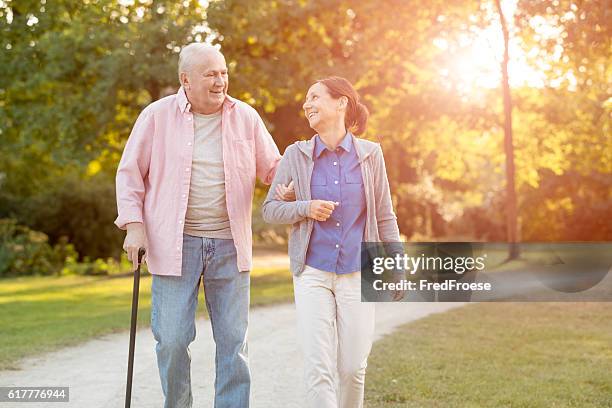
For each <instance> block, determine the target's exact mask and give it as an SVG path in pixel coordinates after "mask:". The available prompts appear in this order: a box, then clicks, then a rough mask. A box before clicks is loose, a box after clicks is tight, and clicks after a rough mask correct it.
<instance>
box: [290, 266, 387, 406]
mask: <svg viewBox="0 0 612 408" xmlns="http://www.w3.org/2000/svg"><path fill="white" fill-rule="evenodd" d="M293 287H294V292H295V306H296V310H297V325H298V336H299V342H300V346H301V348H302V351H303V353H304V375H305V380H306V401H307V404H306V406H308V407H312V408H360V407H363V390H364V385H365V372H366V366H367V360H368V355H369V354H370V350H371V349H372V339H373V335H374V310H375V309H374V303H361V273H360V272H355V273H350V274H344V275H337V274H335V273H330V272H325V271H321V270H318V269H315V268H311V267H309V266H306V268H305V269H304V271H303V272H302V274H301V275H300V276H297V277H296V276H294V277H293Z"/></svg>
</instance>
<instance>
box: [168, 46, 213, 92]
mask: <svg viewBox="0 0 612 408" xmlns="http://www.w3.org/2000/svg"><path fill="white" fill-rule="evenodd" d="M210 52H217V53H219V54H221V51H219V48H218V47H217V46H214V45H211V44H204V43H199V42H194V43H191V44H188V45H186V46H184V47H183V49H182V50H181V52H180V54H179V62H178V75H179V82H180V83H181V85H182V84H183V83H182V82H181V72H190V71H191V70H192V69H193V66H194V65H195V64H196V63H197V60H198V57H201V56H203V55H206V54H208V53H210ZM221 55H223V54H221Z"/></svg>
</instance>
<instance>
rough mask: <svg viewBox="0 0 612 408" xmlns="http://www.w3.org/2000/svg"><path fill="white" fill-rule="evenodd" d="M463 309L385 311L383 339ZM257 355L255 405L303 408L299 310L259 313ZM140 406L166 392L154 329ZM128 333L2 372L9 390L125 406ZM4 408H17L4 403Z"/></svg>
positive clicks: (198, 347)
mask: <svg viewBox="0 0 612 408" xmlns="http://www.w3.org/2000/svg"><path fill="white" fill-rule="evenodd" d="M460 305H461V304H460V303H401V304H399V303H385V304H377V310H376V312H377V315H376V337H377V338H380V337H381V336H383V335H384V334H387V333H390V332H392V331H393V329H395V328H396V327H397V326H399V325H402V324H404V323H407V322H410V321H413V320H416V319H420V318H422V317H424V316H427V315H429V314H431V313H438V312H443V311H446V310H449V309H451V308H454V307H457V306H460ZM249 331H250V332H249V354H250V362H251V371H252V378H253V382H252V387H251V402H252V403H251V406H252V407H254V408H274V407H283V408H292V407H295V408H297V407H300V406H301V405H300V402H301V401H303V395H304V390H303V388H302V386H301V384H302V360H301V356H300V353H299V351H298V348H297V346H296V344H295V339H296V325H295V308H294V306H293V304H282V305H276V306H270V307H264V308H256V309H253V310H252V311H251V316H250V326H249ZM136 339H137V341H136V358H135V363H134V367H135V368H134V389H133V392H132V406H133V407H134V408H139V407H147V408H149V407H160V406H162V401H163V399H162V393H161V386H160V383H159V377H158V374H157V365H156V360H155V341H154V339H153V335H152V334H151V331H150V329H149V328H145V329H141V330H139V331H138V333H137V337H136ZM128 340H129V334H128V333H120V334H113V335H108V336H104V337H102V338H99V339H96V340H92V341H89V342H87V343H85V344H83V345H81V346H78V347H73V348H67V349H63V350H59V351H56V352H53V353H49V354H46V355H43V356H39V357H36V358H29V359H25V360H23V361H22V362H21V364H20V367H21V370H15V371H4V372H0V385H2V386H21V387H26V386H68V387H70V402H69V403H68V404H66V403H28V404H27V405H28V407H37V406H40V407H52V406H61V407H88V408H111V407H112V408H117V407H122V406H123V401H124V398H125V397H124V392H125V377H126V366H127V350H128ZM191 356H192V383H193V394H194V406H199V407H212V398H213V384H214V344H213V342H212V333H211V329H210V324H209V322H208V320H205V319H199V320H198V322H197V337H196V340H195V342H194V343H192V345H191ZM0 406H2V407H4V406H6V407H9V406H11V407H12V406H15V404H14V403H4V404H3V403H0Z"/></svg>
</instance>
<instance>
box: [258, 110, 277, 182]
mask: <svg viewBox="0 0 612 408" xmlns="http://www.w3.org/2000/svg"><path fill="white" fill-rule="evenodd" d="M254 116H255V135H254V137H255V165H256V172H257V177H258V178H259V179H260V180H261V181H262V183H264V184H271V183H272V180H273V179H274V174H275V173H276V168H277V166H278V164H279V162H280V160H281V155H280V152H279V151H278V147H277V146H276V143H274V139H273V138H272V135H270V133H269V132H268V130H267V129H266V125H265V124H264V123H263V120H262V119H261V117H259V114H257V112H256V111H254Z"/></svg>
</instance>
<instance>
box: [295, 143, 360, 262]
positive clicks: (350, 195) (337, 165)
mask: <svg viewBox="0 0 612 408" xmlns="http://www.w3.org/2000/svg"><path fill="white" fill-rule="evenodd" d="M310 191H311V197H312V199H313V200H326V201H333V202H335V203H336V208H335V209H334V211H333V213H332V215H331V217H329V218H328V219H327V221H315V222H314V228H313V230H312V235H311V236H310V242H309V245H308V251H307V252H306V265H308V266H311V267H313V268H316V269H320V270H323V271H327V272H333V273H338V274H342V273H351V272H357V271H360V270H361V241H362V240H363V234H364V230H365V222H366V201H365V191H364V188H363V179H362V177H361V165H360V164H359V157H358V156H357V151H356V149H355V148H354V146H353V137H352V135H351V133H350V132H347V133H346V136H344V139H342V142H341V143H340V145H339V146H338V147H337V148H336V150H330V149H328V148H327V146H325V144H324V143H323V141H322V140H321V139H320V138H319V136H318V135H317V136H316V138H315V148H314V168H313V170H312V179H311V182H310Z"/></svg>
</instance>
